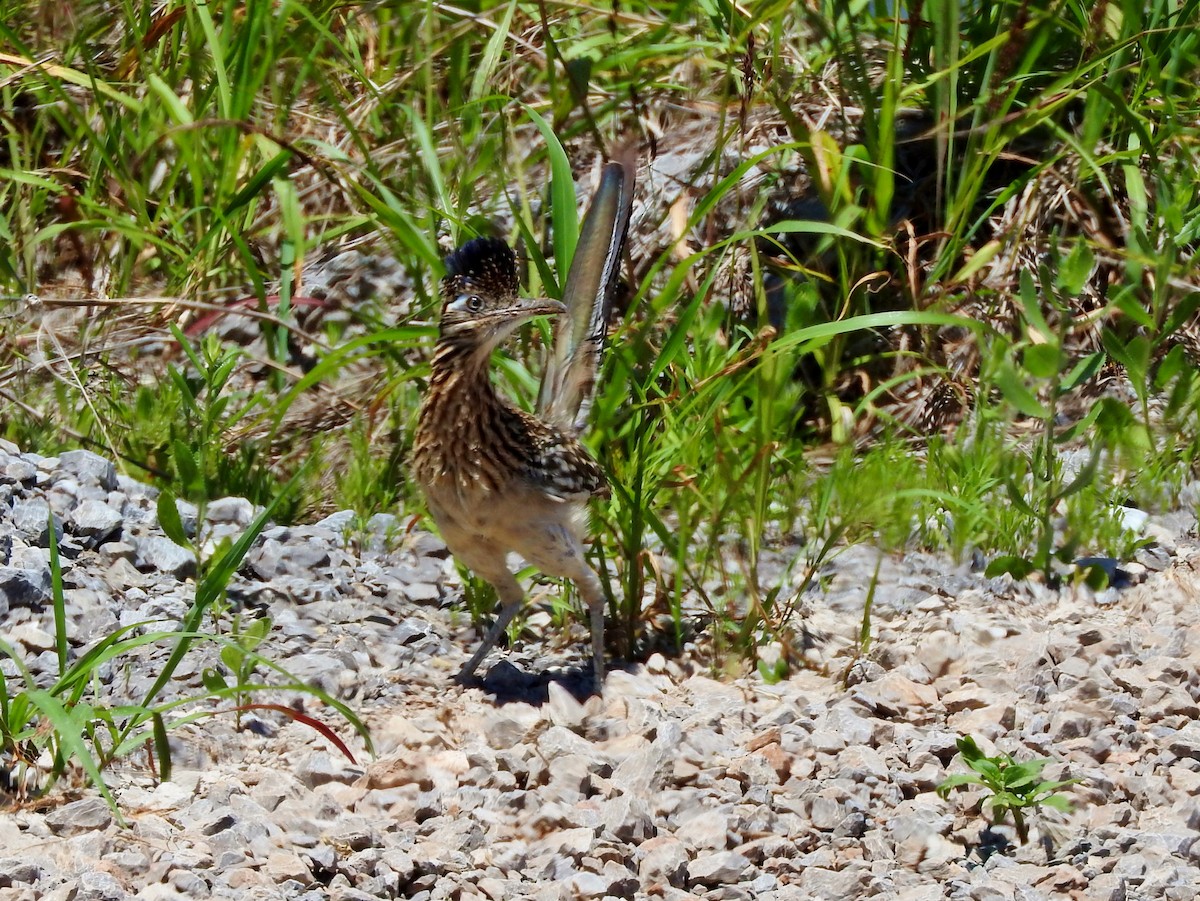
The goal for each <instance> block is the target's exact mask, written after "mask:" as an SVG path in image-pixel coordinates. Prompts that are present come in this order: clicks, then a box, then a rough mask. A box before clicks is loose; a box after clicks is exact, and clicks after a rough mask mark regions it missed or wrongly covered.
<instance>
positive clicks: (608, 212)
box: [538, 150, 636, 434]
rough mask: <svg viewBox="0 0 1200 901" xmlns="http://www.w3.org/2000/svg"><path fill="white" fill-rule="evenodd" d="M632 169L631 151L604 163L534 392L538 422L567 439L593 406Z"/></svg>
mask: <svg viewBox="0 0 1200 901" xmlns="http://www.w3.org/2000/svg"><path fill="white" fill-rule="evenodd" d="M635 164H636V157H635V155H634V153H633V152H632V150H630V151H629V152H627V153H625V154H624V155H623V156H622V158H621V159H620V160H619V161H616V162H610V163H607V164H605V166H604V169H603V171H602V172H601V174H600V187H599V188H597V189H596V194H595V196H593V197H592V202H591V205H590V206H589V207H588V211H587V213H586V214H585V215H584V217H583V225H582V226H581V228H580V233H579V241H578V243H577V244H576V247H575V258H574V259H573V260H572V261H571V269H570V272H569V273H568V274H567V282H566V286H565V287H564V288H563V296H562V301H563V303H564V304H566V307H567V311H566V313H563V314H561V315H560V316H559V317H558V320H557V322H556V324H555V329H554V350H553V352H552V353H551V356H550V359H549V361H548V362H547V364H546V372H545V375H544V376H543V377H542V385H541V389H540V390H539V392H538V413H539V414H540V415H541V417H542V418H543V419H544V420H546V421H548V422H551V423H553V424H554V425H556V426H558V427H559V428H560V429H563V430H564V431H567V432H569V433H572V434H578V433H579V432H581V431H582V430H583V427H584V425H585V424H586V422H587V417H588V413H589V411H590V410H591V406H592V396H593V394H594V391H595V387H596V377H597V374H598V371H599V368H600V356H601V354H602V352H603V350H604V338H605V334H606V332H607V330H608V316H609V312H610V310H611V307H612V285H613V281H614V280H615V279H616V275H617V269H618V268H619V267H620V264H621V247H622V245H623V243H624V241H625V232H626V229H627V228H628V226H629V213H630V208H631V206H632V203H633V179H634V169H635Z"/></svg>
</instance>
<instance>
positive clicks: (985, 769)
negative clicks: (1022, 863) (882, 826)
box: [937, 735, 1079, 845]
mask: <svg viewBox="0 0 1200 901" xmlns="http://www.w3.org/2000/svg"><path fill="white" fill-rule="evenodd" d="M956 744H957V745H958V753H959V755H960V756H961V757H962V759H963V762H964V763H966V765H967V766H969V767H970V768H971V769H972V770H973V772H970V773H955V774H954V775H952V776H948V777H947V778H946V779H944V780H943V781H942V783H941V784H940V785H939V786H938V787H937V793H938V796H939V797H941V798H947V797H949V795H950V792H951V791H953V790H954V789H956V788H960V787H961V786H964V785H979V786H982V787H983V788H986V789H987V790H988V791H990V792H991V793H992V794H991V795H990V796H988V797H987V798H985V799H984V801H983V806H984V808H985V809H986V810H987V811H988V812H989V813H990V814H991V818H992V822H993V823H994V824H996V825H999V824H1000V823H1002V822H1003V821H1004V818H1005V816H1006V815H1008V814H1009V813H1011V814H1012V818H1013V826H1015V827H1016V830H1017V839H1018V840H1019V841H1020V842H1021V844H1022V845H1024V844H1026V843H1028V841H1029V825H1028V824H1027V823H1026V822H1025V816H1026V814H1027V813H1028V812H1029V811H1033V810H1037V809H1038V808H1039V807H1053V808H1054V809H1055V810H1061V811H1063V812H1064V813H1067V812H1069V811H1070V810H1071V802H1070V800H1069V799H1068V798H1067V797H1066V796H1065V795H1061V794H1059V793H1058V791H1057V790H1058V789H1060V788H1062V787H1063V786H1066V785H1074V784H1075V783H1076V782H1078V781H1079V780H1078V779H1060V780H1058V781H1057V782H1052V781H1048V780H1045V779H1042V778H1040V777H1041V775H1042V770H1043V769H1045V767H1046V765H1047V764H1049V763H1051V762H1052V761H1051V760H1049V759H1048V758H1043V759H1041V760H1027V761H1025V762H1024V763H1017V762H1016V761H1015V760H1013V759H1012V757H1011V756H1010V755H1008V754H1005V753H1000V754H997V755H996V756H994V757H986V756H984V753H983V751H981V750H980V749H979V745H977V744H976V743H975V739H974V738H972V737H971V736H969V735H964V736H961V737H960V738H959V739H958V741H957V742H956Z"/></svg>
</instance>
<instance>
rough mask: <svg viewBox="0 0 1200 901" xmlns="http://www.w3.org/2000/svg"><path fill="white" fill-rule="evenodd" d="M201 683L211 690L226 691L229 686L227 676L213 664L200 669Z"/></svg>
mask: <svg viewBox="0 0 1200 901" xmlns="http://www.w3.org/2000/svg"><path fill="white" fill-rule="evenodd" d="M200 682H201V684H202V685H203V686H204V687H205V688H206V689H207V690H208V691H211V692H218V691H224V690H225V689H227V688H229V684H228V683H227V682H226V681H225V677H224V676H222V675H221V674H220V672H218V671H217V670H216V669H214V668H213V667H211V666H206V667H205V668H204V669H202V670H201V671H200Z"/></svg>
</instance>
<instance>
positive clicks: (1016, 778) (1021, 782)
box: [1004, 760, 1050, 791]
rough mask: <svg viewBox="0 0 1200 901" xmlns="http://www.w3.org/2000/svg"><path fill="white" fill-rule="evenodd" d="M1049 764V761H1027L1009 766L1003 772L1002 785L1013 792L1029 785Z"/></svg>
mask: <svg viewBox="0 0 1200 901" xmlns="http://www.w3.org/2000/svg"><path fill="white" fill-rule="evenodd" d="M1049 762H1050V761H1049V760H1027V761H1025V762H1024V763H1018V764H1016V765H1014V766H1010V767H1008V768H1007V769H1005V770H1004V784H1005V785H1006V786H1008V788H1009V789H1010V790H1013V791H1015V790H1016V789H1018V788H1022V787H1024V786H1027V785H1031V784H1032V783H1033V782H1035V781H1036V780H1037V779H1038V778H1039V777H1040V776H1041V775H1042V770H1044V769H1045V768H1046V764H1048V763H1049Z"/></svg>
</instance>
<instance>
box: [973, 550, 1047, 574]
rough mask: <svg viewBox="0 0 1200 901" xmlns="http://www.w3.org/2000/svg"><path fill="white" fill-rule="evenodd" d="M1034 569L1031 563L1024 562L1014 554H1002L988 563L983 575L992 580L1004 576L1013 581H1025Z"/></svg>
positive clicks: (1028, 561) (1024, 560) (1023, 559)
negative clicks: (1010, 577)
mask: <svg viewBox="0 0 1200 901" xmlns="http://www.w3.org/2000/svg"><path fill="white" fill-rule="evenodd" d="M1034 569H1035V567H1034V565H1033V562H1032V561H1030V560H1026V559H1025V558H1024V557H1019V556H1017V555H1016V554H1004V555H1002V556H1000V557H997V558H996V559H994V560H993V561H992V562H991V563H989V564H988V565H987V569H985V570H984V571H983V574H984V576H986V577H987V578H989V579H994V578H996V577H997V576H1003V575H1005V574H1007V575H1010V576H1012V577H1013V578H1014V579H1025V578H1028V577H1029V574H1030V573H1031V572H1033V571H1034Z"/></svg>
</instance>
